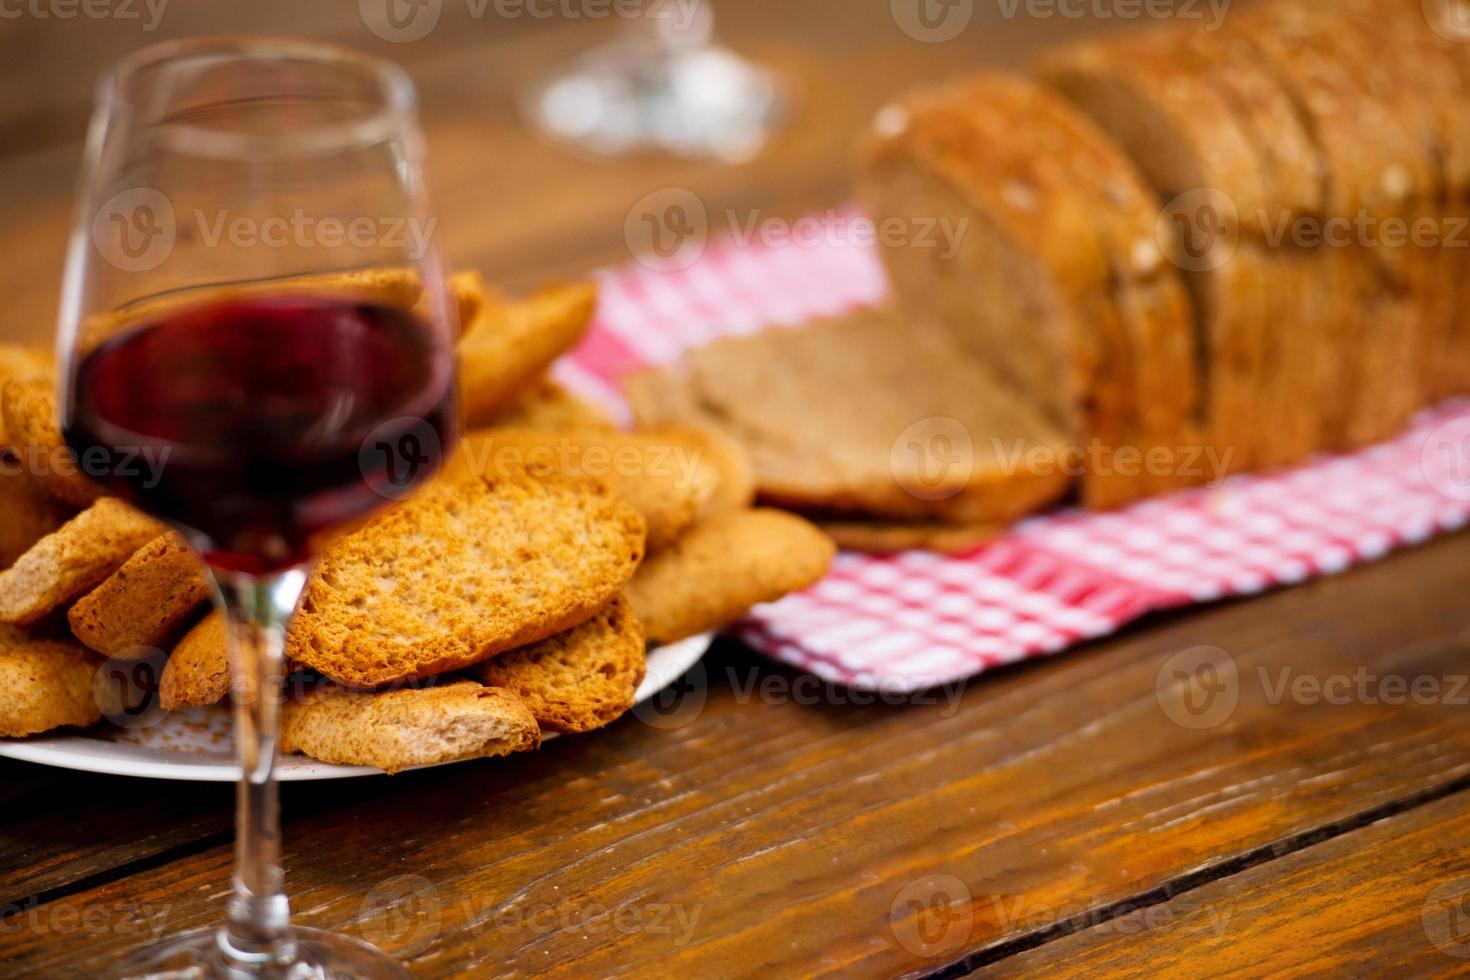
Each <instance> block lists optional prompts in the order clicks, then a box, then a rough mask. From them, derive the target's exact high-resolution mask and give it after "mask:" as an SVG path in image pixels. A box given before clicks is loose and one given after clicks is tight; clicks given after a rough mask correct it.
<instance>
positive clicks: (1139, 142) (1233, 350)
mask: <svg viewBox="0 0 1470 980" xmlns="http://www.w3.org/2000/svg"><path fill="white" fill-rule="evenodd" d="M1171 40H1172V38H1170V37H1169V36H1167V35H1165V34H1164V33H1162V32H1158V33H1152V34H1142V35H1139V36H1136V37H1128V38H1123V39H1111V40H1109V41H1105V42H1092V43H1087V44H1081V45H1076V46H1072V47H1067V48H1062V49H1059V50H1057V51H1056V52H1053V53H1052V54H1050V55H1048V56H1047V57H1046V58H1045V59H1044V60H1043V61H1042V63H1041V66H1040V70H1041V74H1042V77H1043V79H1044V80H1045V81H1046V82H1047V83H1048V84H1050V85H1051V86H1053V87H1055V88H1056V89H1057V90H1058V91H1059V92H1060V93H1061V94H1063V95H1064V96H1066V97H1067V98H1068V99H1069V100H1071V101H1072V102H1073V103H1074V104H1075V105H1076V106H1077V107H1078V108H1079V109H1081V110H1082V111H1083V112H1085V113H1087V114H1088V116H1089V117H1091V118H1092V120H1093V121H1094V122H1095V123H1096V124H1097V125H1098V126H1100V127H1101V128H1102V129H1103V130H1104V131H1105V132H1107V133H1108V134H1109V136H1111V137H1112V138H1113V139H1114V140H1116V141H1117V143H1118V145H1119V146H1120V147H1121V148H1122V149H1123V150H1124V151H1125V152H1126V153H1127V154H1128V155H1129V156H1130V157H1131V158H1132V160H1133V161H1134V163H1135V164H1136V165H1137V166H1138V168H1139V170H1140V171H1141V172H1142V173H1143V175H1144V177H1145V178H1146V179H1147V181H1148V183H1149V185H1151V186H1152V188H1153V189H1154V193H1155V195H1156V197H1157V200H1158V201H1159V202H1160V203H1162V204H1164V205H1167V206H1168V207H1169V208H1170V210H1169V211H1168V213H1166V214H1165V215H1164V216H1163V217H1164V219H1165V223H1164V224H1162V225H1161V226H1160V227H1161V228H1162V229H1163V230H1169V231H1172V230H1175V229H1182V232H1181V237H1180V240H1179V241H1178V243H1177V244H1175V245H1173V246H1172V248H1171V251H1172V252H1173V253H1174V254H1175V255H1177V256H1178V257H1179V259H1180V264H1181V265H1182V266H1183V267H1184V269H1185V271H1186V282H1187V284H1188V286H1189V288H1190V291H1191V293H1192V294H1193V297H1194V306H1195V311H1196V313H1197V315H1198V317H1199V323H1200V327H1199V329H1200V335H1201V336H1200V340H1199V343H1200V349H1201V352H1202V357H1201V362H1200V372H1201V376H1202V379H1203V384H1204V386H1205V388H1206V390H1207V395H1206V402H1205V411H1204V415H1205V416H1206V417H1207V419H1208V423H1209V424H1208V431H1209V432H1210V433H1211V438H1212V441H1213V442H1214V443H1215V444H1216V445H1217V447H1219V448H1220V449H1222V450H1227V449H1228V450H1229V451H1230V452H1231V459H1232V461H1233V463H1234V464H1235V467H1236V468H1241V467H1244V466H1247V465H1250V464H1251V463H1253V462H1255V460H1256V459H1257V458H1258V457H1259V456H1260V454H1261V452H1262V451H1263V448H1264V447H1263V446H1262V445H1261V444H1262V443H1263V442H1264V438H1269V437H1270V434H1271V433H1274V432H1278V431H1279V427H1280V425H1281V424H1282V422H1283V418H1282V416H1281V413H1279V412H1273V411H1272V409H1273V406H1271V405H1270V404H1265V403H1263V402H1262V400H1261V399H1260V394H1261V391H1262V387H1263V385H1262V379H1263V377H1264V375H1265V374H1266V372H1267V371H1268V364H1269V361H1270V357H1269V355H1268V345H1269V341H1270V333H1269V330H1268V325H1269V320H1268V317H1269V312H1270V311H1269V306H1268V299H1267V292H1266V283H1267V281H1268V279H1269V275H1270V273H1269V271H1268V269H1267V266H1266V259H1265V256H1264V254H1262V253H1261V252H1259V251H1258V250H1256V249H1255V246H1254V245H1253V244H1251V243H1250V241H1249V235H1250V233H1251V232H1252V231H1254V230H1256V228H1257V223H1258V222H1260V221H1262V220H1265V219H1266V216H1267V215H1268V214H1274V213H1275V210H1274V209H1275V205H1274V201H1273V198H1274V191H1275V183H1274V180H1273V179H1271V177H1270V176H1269V175H1268V173H1267V172H1266V170H1265V167H1264V165H1263V163H1262V161H1261V159H1260V158H1259V156H1258V155H1257V153H1256V151H1255V150H1254V148H1253V144H1252V139H1251V134H1250V133H1248V132H1247V131H1246V130H1245V128H1244V127H1243V126H1242V124H1241V122H1240V120H1239V118H1238V116H1237V114H1236V112H1235V111H1234V109H1233V107H1232V104H1231V102H1230V101H1229V100H1228V99H1227V97H1226V96H1225V95H1224V94H1223V93H1222V90H1221V86H1220V85H1219V84H1217V83H1216V82H1215V81H1214V80H1212V79H1210V78H1208V77H1206V76H1205V72H1204V69H1205V65H1206V64H1207V62H1206V61H1204V59H1203V58H1202V57H1201V56H1200V55H1198V54H1194V55H1191V56H1178V55H1176V54H1175V53H1174V48H1173V44H1172V43H1164V42H1169V41H1171ZM1242 235H1245V236H1246V237H1247V242H1246V243H1245V244H1244V250H1243V251H1242V249H1241V243H1240V241H1239V239H1240V237H1241V236H1242ZM1294 408H1295V409H1296V410H1297V411H1300V410H1301V409H1302V408H1303V406H1294ZM1268 419H1271V420H1272V423H1271V424H1269V425H1268V424H1266V423H1267V420H1268ZM1263 437H1264V438H1263Z"/></svg>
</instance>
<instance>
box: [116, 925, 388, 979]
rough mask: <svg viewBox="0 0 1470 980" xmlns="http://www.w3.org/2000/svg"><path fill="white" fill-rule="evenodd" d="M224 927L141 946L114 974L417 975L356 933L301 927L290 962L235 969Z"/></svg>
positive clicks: (191, 976)
mask: <svg viewBox="0 0 1470 980" xmlns="http://www.w3.org/2000/svg"><path fill="white" fill-rule="evenodd" d="M220 931H221V930H220V929H219V928H218V927H210V928H208V929H196V930H194V931H193V932H186V933H184V934H182V935H179V936H174V937H172V938H169V939H165V940H164V941H163V942H162V943H160V944H159V945H157V946H152V947H149V948H148V949H144V950H139V951H138V952H137V953H135V954H133V955H132V956H130V957H128V958H127V959H125V960H123V961H122V962H120V963H118V964H117V965H116V966H115V967H114V968H113V969H112V970H111V971H109V976H113V977H117V978H119V980H121V978H128V980H142V978H144V977H147V978H150V980H216V978H219V980H226V978H228V980H236V978H239V980H257V978H258V980H380V978H381V980H412V977H413V974H412V973H409V972H408V970H407V969H405V968H404V967H403V966H402V965H401V964H400V963H399V962H398V961H397V960H395V959H393V958H392V957H391V956H389V955H388V954H386V953H384V952H383V951H382V950H380V949H378V948H377V947H376V946H370V945H369V944H367V943H365V942H363V941H361V940H359V939H353V938H352V937H350V936H341V935H338V934H336V933H333V932H323V931H322V930H320V929H307V928H303V927H300V926H298V927H296V928H295V929H293V930H292V935H293V936H294V937H295V939H296V955H295V957H294V958H293V960H292V961H291V962H289V963H281V964H262V965H261V967H260V969H259V970H258V971H252V972H248V973H243V972H240V971H238V970H232V969H231V968H230V967H228V966H227V965H226V963H225V960H224V957H223V956H221V955H220V946H219V941H220Z"/></svg>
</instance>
